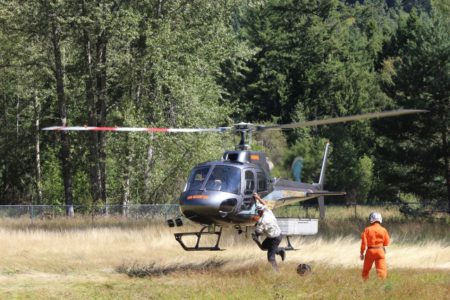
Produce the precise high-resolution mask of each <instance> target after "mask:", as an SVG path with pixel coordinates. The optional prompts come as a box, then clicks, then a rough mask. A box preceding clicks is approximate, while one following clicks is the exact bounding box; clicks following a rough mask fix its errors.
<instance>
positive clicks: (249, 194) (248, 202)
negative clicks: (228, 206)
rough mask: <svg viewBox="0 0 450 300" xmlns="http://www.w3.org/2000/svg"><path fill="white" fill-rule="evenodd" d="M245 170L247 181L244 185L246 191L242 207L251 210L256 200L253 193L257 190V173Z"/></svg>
mask: <svg viewBox="0 0 450 300" xmlns="http://www.w3.org/2000/svg"><path fill="white" fill-rule="evenodd" d="M244 172H245V174H244V180H245V183H244V185H243V187H244V193H243V201H242V206H241V209H242V210H249V209H250V208H251V207H252V205H253V204H254V203H255V200H254V199H253V193H254V192H255V187H256V184H255V173H254V172H253V171H252V170H245V171H244Z"/></svg>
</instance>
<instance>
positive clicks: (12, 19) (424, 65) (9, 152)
mask: <svg viewBox="0 0 450 300" xmlns="http://www.w3.org/2000/svg"><path fill="white" fill-rule="evenodd" d="M0 3H1V5H0V24H1V26H0V28H1V29H0V112H1V113H0V124H1V126H0V190H1V193H0V203H1V204H17V203H42V204H60V203H66V204H69V205H71V204H87V205H97V204H101V203H112V204H116V203H120V204H122V203H124V204H126V203H166V202H174V201H176V197H177V196H178V194H179V193H180V191H181V190H182V188H183V186H184V181H185V178H186V176H187V173H188V172H189V169H190V168H191V167H192V166H193V165H194V164H196V163H199V162H201V161H204V160H211V159H217V158H218V157H220V153H221V152H222V151H223V150H224V149H229V148H232V147H233V146H234V140H233V138H232V137H230V136H222V135H216V134H196V135H194V134H192V135H191V134H185V135H177V134H170V135H162V134H154V135H148V134H117V133H69V134H67V135H62V134H60V133H54V132H41V131H39V128H41V127H43V126H51V125H61V124H65V123H64V122H66V123H67V124H69V125H78V124H80V125H85V124H89V125H93V126H97V125H98V126H142V127H147V126H148V127H151V126H153V127H217V126H224V125H230V124H232V123H234V122H241V121H249V122H255V123H274V122H277V123H286V122H293V121H301V120H309V119H317V118H325V117H335V116H343V115H349V114H357V113H364V112H372V111H380V110H384V109H395V108H400V107H403V108H420V109H427V110H429V113H427V114H423V115H414V116H405V117H399V118H392V119H385V120H379V121H372V122H369V121H367V122H357V123H351V124H341V125H335V126H324V127H321V128H309V129H302V130H295V131H291V132H286V133H284V134H275V133H274V134H272V133H271V134H270V135H268V136H259V137H257V139H256V141H257V143H255V146H254V147H256V148H259V149H263V150H266V151H268V152H269V154H270V155H271V157H272V160H273V161H274V162H275V165H276V168H275V170H274V175H275V176H280V177H288V176H289V168H290V164H291V162H292V160H293V159H294V158H295V157H297V156H302V157H303V158H304V160H305V167H304V173H303V180H305V181H312V180H316V181H317V177H318V174H317V172H318V170H319V165H320V161H321V152H322V149H323V145H324V144H325V142H326V141H327V140H329V141H331V143H332V146H333V148H332V154H331V158H330V160H331V161H330V167H329V172H328V174H329V175H328V178H327V180H328V181H327V188H328V189H330V190H345V191H347V193H348V197H347V200H346V201H349V202H354V201H358V202H379V201H382V202H384V201H410V199H416V200H417V201H419V202H421V203H424V204H425V203H428V204H429V203H432V204H433V205H434V206H435V207H441V208H442V209H445V207H449V206H450V198H449V197H450V196H449V195H450V188H449V152H448V134H449V118H450V112H449V103H450V95H449V93H450V63H449V57H450V44H449V43H450V39H449V35H448V32H450V22H449V21H448V19H449V18H448V14H449V7H448V4H446V1H438V0H436V1H432V2H428V1H413V0H411V1H402V4H401V5H400V4H398V2H395V1H383V0H368V1H338V0H262V1H261V0H259V1H256V0H251V1H238V0H231V1H230V0H228V1H225V0H219V1H208V0H192V1H182V0H175V1H166V0H145V1H139V2H135V1H119V0H108V1H106V0H101V1H90V0H84V1H73V0H52V1H32V2H28V1H20V0H14V1H3V0H2V1H0ZM69 196H70V197H69ZM410 202H411V201H410Z"/></svg>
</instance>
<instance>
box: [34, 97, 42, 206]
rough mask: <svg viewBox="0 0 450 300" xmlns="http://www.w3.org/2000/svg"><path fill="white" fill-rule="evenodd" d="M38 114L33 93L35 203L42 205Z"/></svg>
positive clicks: (39, 108) (36, 98) (38, 108)
mask: <svg viewBox="0 0 450 300" xmlns="http://www.w3.org/2000/svg"><path fill="white" fill-rule="evenodd" d="M40 114H41V104H40V102H39V99H38V97H37V94H36V92H35V94H34V125H35V127H34V128H35V131H34V136H35V156H36V161H35V168H36V193H37V203H36V204H42V182H41V149H40V128H39V126H40V125H39V122H40Z"/></svg>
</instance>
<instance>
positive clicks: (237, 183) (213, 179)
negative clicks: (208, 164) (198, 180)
mask: <svg viewBox="0 0 450 300" xmlns="http://www.w3.org/2000/svg"><path fill="white" fill-rule="evenodd" d="M206 189H207V190H209V191H221V192H227V193H232V194H239V191H240V190H241V170H240V169H239V168H235V167H231V166H221V165H216V166H214V169H213V170H212V172H211V175H210V176H209V178H208V181H207V182H206Z"/></svg>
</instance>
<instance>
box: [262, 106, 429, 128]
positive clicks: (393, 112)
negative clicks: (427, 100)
mask: <svg viewBox="0 0 450 300" xmlns="http://www.w3.org/2000/svg"><path fill="white" fill-rule="evenodd" d="M424 112H427V110H422V109H398V110H390V111H382V112H375V113H366V114H360V115H352V116H346V117H337V118H329V119H323V120H313V121H305V122H298V123H290V124H282V125H268V126H264V125H263V126H258V130H261V131H264V130H279V129H293V128H301V127H309V126H318V125H328V124H336V123H344V122H350V121H359V120H366V119H374V118H387V117H394V116H400V115H408V114H417V113H424Z"/></svg>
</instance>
